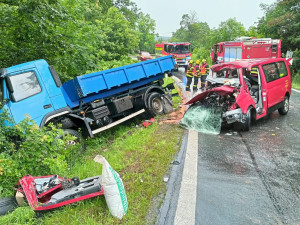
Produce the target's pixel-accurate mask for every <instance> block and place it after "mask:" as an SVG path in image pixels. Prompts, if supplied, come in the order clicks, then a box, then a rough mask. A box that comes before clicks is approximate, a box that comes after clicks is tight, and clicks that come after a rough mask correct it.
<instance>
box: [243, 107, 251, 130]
mask: <svg viewBox="0 0 300 225" xmlns="http://www.w3.org/2000/svg"><path fill="white" fill-rule="evenodd" d="M251 120H252V117H251V108H249V109H248V110H247V113H246V120H245V122H244V124H243V130H244V131H249V130H250V126H251Z"/></svg>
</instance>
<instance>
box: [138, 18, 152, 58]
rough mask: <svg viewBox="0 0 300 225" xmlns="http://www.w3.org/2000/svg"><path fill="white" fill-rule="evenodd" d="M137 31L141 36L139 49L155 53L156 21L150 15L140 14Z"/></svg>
mask: <svg viewBox="0 0 300 225" xmlns="http://www.w3.org/2000/svg"><path fill="white" fill-rule="evenodd" d="M137 31H138V34H139V39H140V42H139V49H140V50H144V51H148V52H151V53H154V45H155V35H156V34H155V21H154V20H153V19H151V18H150V16H149V15H148V14H146V15H145V14H143V13H140V14H139V18H138V21H137Z"/></svg>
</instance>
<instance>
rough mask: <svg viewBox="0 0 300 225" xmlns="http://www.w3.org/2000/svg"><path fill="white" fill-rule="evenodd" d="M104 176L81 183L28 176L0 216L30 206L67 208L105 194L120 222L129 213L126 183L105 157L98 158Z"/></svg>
mask: <svg viewBox="0 0 300 225" xmlns="http://www.w3.org/2000/svg"><path fill="white" fill-rule="evenodd" d="M94 161H95V162H98V163H101V164H102V165H103V166H102V175H98V176H94V177H89V178H86V179H83V180H79V178H78V177H74V178H72V179H67V178H64V177H60V176H58V175H46V176H36V177H33V176H31V175H29V174H28V175H26V176H24V177H22V178H21V179H20V180H19V183H18V184H17V185H16V186H15V190H16V196H15V197H9V198H1V199H0V206H1V208H0V215H5V214H7V213H9V212H12V211H13V210H14V209H15V208H17V207H18V206H26V205H29V206H30V207H31V208H32V209H33V210H34V211H35V212H47V211H49V210H53V209H56V208H59V207H61V206H64V205H68V204H71V203H75V202H79V201H82V200H85V199H89V198H93V197H97V196H101V195H104V196H105V200H106V202H107V205H108V208H109V210H110V212H111V214H112V215H113V216H115V217H117V218H119V219H122V217H123V216H124V215H125V214H126V213H127V211H128V202H127V197H126V192H125V189H124V185H123V182H122V180H121V178H120V176H119V174H118V173H117V172H116V171H114V170H113V169H112V168H111V166H110V165H109V163H108V162H107V161H106V159H105V158H104V157H103V156H99V155H97V156H96V157H95V159H94Z"/></svg>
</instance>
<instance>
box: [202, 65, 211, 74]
mask: <svg viewBox="0 0 300 225" xmlns="http://www.w3.org/2000/svg"><path fill="white" fill-rule="evenodd" d="M208 71H209V66H208V65H207V64H206V63H205V64H201V65H200V75H206V74H208Z"/></svg>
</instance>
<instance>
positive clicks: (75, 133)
mask: <svg viewBox="0 0 300 225" xmlns="http://www.w3.org/2000/svg"><path fill="white" fill-rule="evenodd" d="M67 133H68V134H70V135H71V136H74V137H76V139H75V140H73V141H70V142H69V143H68V145H76V144H77V143H80V144H81V148H82V150H84V149H85V144H84V140H83V138H82V136H81V134H80V133H79V132H78V131H77V130H73V129H64V134H67Z"/></svg>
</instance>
